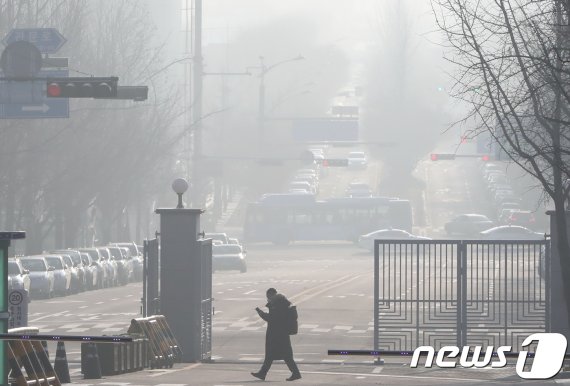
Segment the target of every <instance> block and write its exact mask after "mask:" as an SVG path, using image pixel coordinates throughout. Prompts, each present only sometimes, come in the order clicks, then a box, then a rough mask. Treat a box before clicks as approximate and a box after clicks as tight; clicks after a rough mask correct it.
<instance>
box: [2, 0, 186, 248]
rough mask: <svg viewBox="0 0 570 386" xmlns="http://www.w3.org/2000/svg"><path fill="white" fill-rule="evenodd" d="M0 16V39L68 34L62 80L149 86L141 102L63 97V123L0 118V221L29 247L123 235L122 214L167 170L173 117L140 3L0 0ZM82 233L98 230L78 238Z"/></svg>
mask: <svg viewBox="0 0 570 386" xmlns="http://www.w3.org/2000/svg"><path fill="white" fill-rule="evenodd" d="M0 21H1V22H0V35H4V34H5V33H6V32H7V31H8V30H9V29H10V28H13V27H18V26H25V27H29V26H37V27H41V26H50V27H51V26H57V28H58V29H59V30H60V31H61V32H62V34H63V35H64V36H66V37H67V39H68V42H67V43H66V45H65V46H64V48H63V50H62V51H61V52H60V53H58V54H61V55H65V56H69V57H70V63H71V64H70V71H71V72H72V74H71V75H72V76H77V74H78V73H79V74H81V73H87V74H96V75H98V76H106V75H117V76H119V77H120V80H121V84H133V85H136V84H148V83H150V86H151V93H150V95H149V97H150V98H149V102H147V103H143V104H137V105H134V104H133V103H132V102H122V101H95V100H81V101H79V100H73V101H71V117H70V118H69V119H65V120H37V121H30V120H3V121H1V122H0V138H1V140H0V163H1V164H2V166H3V168H2V169H1V170H0V200H2V202H3V204H5V205H2V207H3V208H2V211H3V213H1V215H2V216H0V220H3V221H2V222H0V225H3V226H6V228H9V229H16V228H20V229H25V230H27V231H28V240H27V242H26V252H29V253H34V252H38V251H41V249H42V248H43V247H44V244H45V241H46V240H48V241H50V242H49V243H47V244H48V245H46V246H51V245H55V246H57V247H61V246H68V247H72V246H77V244H78V243H82V244H83V243H90V242H92V241H93V240H94V239H96V240H98V241H99V242H101V243H104V242H108V241H111V240H116V239H118V238H121V237H122V238H125V237H132V234H131V233H130V232H128V233H129V234H125V232H124V231H125V230H126V228H125V226H126V224H128V217H127V216H129V213H131V212H133V211H134V210H139V211H149V210H150V207H151V205H152V204H151V202H152V201H153V200H154V199H156V197H157V195H158V192H159V191H160V190H161V187H162V186H168V185H167V184H166V183H164V179H170V178H171V176H172V170H173V169H174V168H173V165H174V163H175V159H174V158H175V156H173V152H174V149H175V146H176V144H173V143H172V142H171V141H170V138H171V137H172V136H173V135H174V133H173V130H174V129H173V127H174V125H175V123H176V120H177V118H178V117H179V116H180V114H181V112H180V111H179V110H180V106H179V104H178V103H177V102H176V101H178V100H180V98H179V97H178V95H177V90H176V87H172V84H169V83H168V82H167V81H166V80H165V78H166V77H165V75H166V73H161V71H160V69H162V68H164V63H161V55H160V52H161V46H160V45H156V43H154V42H153V39H152V33H153V30H152V24H151V23H150V21H149V18H148V14H147V13H146V10H145V8H144V7H142V6H141V5H140V4H139V2H137V1H134V0H120V1H110V0H100V1H97V2H88V1H77V0H39V1H15V0H0ZM161 185H162V186H161ZM95 213H98V215H95ZM86 229H90V230H91V231H92V230H96V231H97V230H98V231H97V232H98V234H95V235H91V236H90V237H89V240H90V241H86V238H85V237H84V238H83V240H82V241H79V239H80V234H81V233H82V232H83V233H85V230H86Z"/></svg>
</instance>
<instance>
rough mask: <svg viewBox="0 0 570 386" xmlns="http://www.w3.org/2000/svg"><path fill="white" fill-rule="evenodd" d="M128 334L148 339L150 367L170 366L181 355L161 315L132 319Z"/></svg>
mask: <svg viewBox="0 0 570 386" xmlns="http://www.w3.org/2000/svg"><path fill="white" fill-rule="evenodd" d="M128 334H130V335H135V336H142V337H144V338H146V339H148V351H147V352H148V354H149V356H150V358H149V362H150V368H151V369H154V368H171V367H172V366H173V365H174V363H175V362H178V361H179V360H180V358H181V356H182V350H181V349H180V346H179V345H178V342H177V340H176V338H175V337H174V334H173V333H172V330H171V329H170V327H169V326H168V323H167V322H166V318H165V317H164V316H163V315H153V316H150V317H147V318H137V319H132V320H131V326H130V327H129V330H128Z"/></svg>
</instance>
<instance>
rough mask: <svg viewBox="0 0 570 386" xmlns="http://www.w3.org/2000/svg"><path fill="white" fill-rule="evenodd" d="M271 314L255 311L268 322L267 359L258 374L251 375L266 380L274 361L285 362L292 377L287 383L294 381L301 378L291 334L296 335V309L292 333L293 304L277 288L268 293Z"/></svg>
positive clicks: (267, 305)
mask: <svg viewBox="0 0 570 386" xmlns="http://www.w3.org/2000/svg"><path fill="white" fill-rule="evenodd" d="M266 296H267V304H266V307H267V308H268V309H269V312H264V311H262V310H260V309H259V307H257V308H256V309H255V310H256V311H257V313H258V314H259V316H260V317H261V319H263V320H265V321H266V322H267V331H266V333H265V359H264V361H263V365H262V366H261V369H260V370H259V371H258V372H257V373H251V375H253V376H254V377H256V378H259V379H261V380H265V377H266V376H267V372H268V371H269V368H270V367H271V364H272V363H273V361H274V360H284V361H285V363H286V364H287V367H289V370H291V376H290V377H289V378H287V381H294V380H297V379H300V378H301V373H300V372H299V368H298V367H297V364H296V363H295V360H294V359H293V348H292V347H291V338H290V337H289V334H291V333H296V323H297V320H296V309H295V310H294V312H295V314H294V315H295V316H294V323H295V328H294V329H293V331H294V332H292V328H291V324H292V312H291V311H292V310H291V309H292V308H294V307H291V302H290V301H289V300H287V298H286V297H285V296H284V295H282V294H279V293H277V290H276V289H275V288H269V289H268V290H267V292H266Z"/></svg>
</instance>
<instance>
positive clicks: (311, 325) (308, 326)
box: [299, 324, 319, 328]
mask: <svg viewBox="0 0 570 386" xmlns="http://www.w3.org/2000/svg"><path fill="white" fill-rule="evenodd" d="M317 327H319V325H318V324H301V325H300V326H299V328H317Z"/></svg>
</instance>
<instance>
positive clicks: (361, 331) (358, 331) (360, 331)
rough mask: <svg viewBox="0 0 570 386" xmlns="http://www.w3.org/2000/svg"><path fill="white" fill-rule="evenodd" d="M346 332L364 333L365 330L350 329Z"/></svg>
mask: <svg viewBox="0 0 570 386" xmlns="http://www.w3.org/2000/svg"><path fill="white" fill-rule="evenodd" d="M348 333H349V334H364V333H366V330H350V331H349V332H348Z"/></svg>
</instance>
